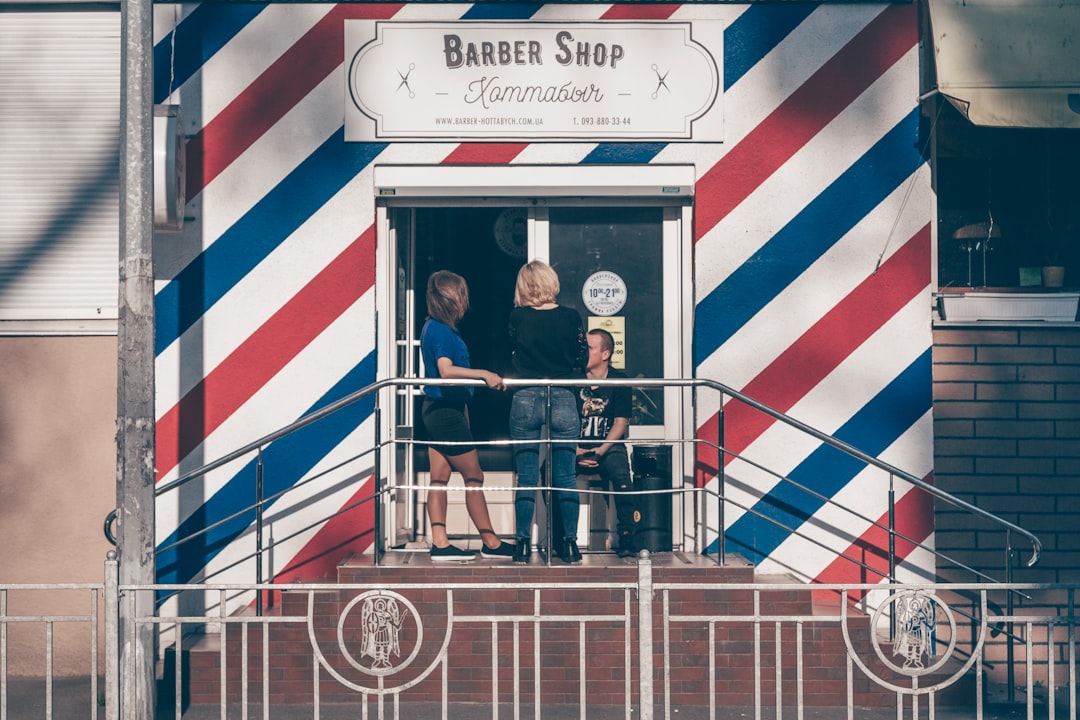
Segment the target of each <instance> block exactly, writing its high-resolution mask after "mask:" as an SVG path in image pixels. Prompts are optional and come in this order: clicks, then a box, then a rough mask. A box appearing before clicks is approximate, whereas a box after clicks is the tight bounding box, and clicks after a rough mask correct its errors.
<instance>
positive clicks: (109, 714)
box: [105, 550, 120, 720]
mask: <svg viewBox="0 0 1080 720" xmlns="http://www.w3.org/2000/svg"><path fill="white" fill-rule="evenodd" d="M105 558H106V560H105V717H106V719H107V720H119V718H120V708H119V699H120V692H119V691H120V688H119V684H120V638H119V636H118V633H119V622H118V620H119V618H120V567H119V563H117V562H116V551H115V550H110V551H109V552H108V553H106V555H105Z"/></svg>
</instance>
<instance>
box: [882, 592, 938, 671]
mask: <svg viewBox="0 0 1080 720" xmlns="http://www.w3.org/2000/svg"><path fill="white" fill-rule="evenodd" d="M936 625H937V608H936V606H935V605H934V601H933V600H931V599H930V598H929V597H928V596H926V595H922V594H921V593H916V594H915V595H912V596H910V597H905V598H900V599H899V600H898V601H897V603H896V645H895V646H894V648H893V655H901V656H903V658H904V667H905V668H922V667H925V665H924V664H923V655H926V656H927V657H931V656H933V655H934V635H935V627H936Z"/></svg>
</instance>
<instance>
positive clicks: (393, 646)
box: [360, 596, 403, 668]
mask: <svg viewBox="0 0 1080 720" xmlns="http://www.w3.org/2000/svg"><path fill="white" fill-rule="evenodd" d="M360 619H361V625H362V627H363V631H362V634H361V636H360V647H361V651H360V657H365V656H367V657H370V658H371V659H372V661H373V662H372V667H374V668H391V667H393V665H391V663H390V656H391V655H394V656H396V657H400V656H401V643H400V642H399V639H398V636H399V635H400V634H401V624H402V621H403V617H402V614H401V608H399V607H398V603H397V600H395V599H394V598H391V597H378V596H377V597H370V598H367V599H366V600H364V606H363V609H362V610H361V615H360Z"/></svg>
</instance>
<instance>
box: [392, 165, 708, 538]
mask: <svg viewBox="0 0 1080 720" xmlns="http://www.w3.org/2000/svg"><path fill="white" fill-rule="evenodd" d="M695 179H696V170H695V168H694V166H693V165H635V166H632V167H631V166H626V165H503V166H444V165H439V166H427V165H377V166H376V167H375V168H374V193H375V197H376V239H377V244H376V253H375V254H376V273H375V297H376V318H377V323H376V324H377V338H376V341H377V345H376V347H377V348H378V352H377V357H378V363H377V373H378V379H380V380H381V379H386V378H392V377H397V376H398V353H397V348H396V345H397V342H398V340H397V325H398V323H399V322H400V321H401V320H402V318H403V319H404V322H405V323H406V327H414V319H415V313H416V312H418V310H417V308H418V307H419V305H418V303H421V304H422V299H419V298H416V297H414V296H409V297H408V298H406V301H405V302H406V307H405V308H398V307H396V298H397V292H396V284H397V283H398V281H399V279H398V277H397V266H398V263H397V255H398V238H397V236H396V234H395V228H394V227H393V226H392V223H391V215H392V213H391V212H390V209H391V208H394V207H415V206H425V205H428V206H430V205H445V204H455V205H457V204H462V205H465V204H470V205H472V204H486V203H496V204H517V203H521V204H522V205H524V206H525V207H527V208H528V209H529V257H530V258H532V257H540V258H546V257H548V252H547V250H548V235H547V229H548V223H547V207H548V206H551V205H607V206H610V205H613V204H623V203H627V202H632V203H634V204H635V205H641V204H656V205H660V206H662V207H663V208H664V213H663V263H664V286H665V288H677V289H678V291H677V292H665V293H664V299H663V303H664V304H663V317H664V327H665V338H666V340H665V343H664V346H665V348H667V351H666V352H665V355H664V375H665V377H675V378H688V377H691V375H692V372H693V354H692V332H691V331H692V327H693V310H694V297H693V283H692V278H693V274H692V256H693V252H692V251H693V237H692V232H693V223H692V219H693V207H692V199H693V195H694V182H695ZM399 313H401V315H400V317H399ZM390 349H392V350H390ZM409 354H410V355H411V354H412V353H409ZM412 370H413V371H414V372H417V374H418V368H412ZM691 400H692V398H691V392H690V391H689V390H688V389H679V388H669V389H667V390H666V391H665V394H664V405H665V408H666V409H665V423H664V425H663V426H647V427H636V428H631V433H630V437H631V439H648V440H674V439H676V438H680V437H688V436H689V435H690V434H692V432H693V428H694V420H693V407H692V402H691ZM405 405H406V406H409V407H408V409H406V412H407V413H409V414H411V412H412V410H411V403H405ZM380 406H381V407H383V408H384V409H385V410H387V411H384V412H383V413H382V418H381V427H380V429H379V431H380V437H381V438H383V440H384V441H387V440H392V439H394V438H395V437H396V432H397V424H396V423H395V422H394V421H395V417H394V413H393V412H389V411H388V410H390V409H391V408H393V407H394V406H395V398H394V397H393V394H392V393H389V392H388V393H386V394H385V395H384V396H383V397H382V398H380ZM405 419H406V420H407V421H409V422H414V421H415V419H412V418H405ZM673 452H674V455H675V467H676V468H683V477H684V478H689V479H690V481H691V482H692V481H693V456H694V452H693V448H692V447H685V448H684V447H683V446H681V445H675V446H674V447H673ZM404 456H411V453H405V454H404ZM402 457H403V455H402V454H399V453H385V452H384V453H383V458H384V459H383V463H382V464H383V471H382V474H383V480H384V482H386V479H387V478H396V477H402V478H404V477H407V476H408V474H411V468H409V467H408V463H409V462H410V461H409V460H403V459H402ZM403 462H404V463H405V465H406V466H405V467H402V463H403ZM390 497H391V503H387V504H386V507H384V515H383V518H382V521H383V528H384V536H385V538H384V539H385V541H386V542H388V543H389V544H391V545H392V544H396V543H397V542H400V537H399V533H400V532H402V531H404V530H406V529H407V528H404V527H402V523H403V522H407V519H406V518H407V517H408V515H407V513H403V512H399V510H398V507H396V506H395V507H389V506H390V505H395V504H400V503H402V502H405V504H406V505H407V506H409V507H411V504H412V496H411V494H410V493H393V494H391V495H390ZM686 515H687V513H685V512H684V513H683V516H684V518H685V517H686ZM688 519H689V520H690V521H691V522H692V518H688ZM675 527H676V528H678V527H679V524H678V523H676V524H675ZM683 534H684V537H685V532H684V533H683ZM673 539H674V540H675V541H676V545H679V544H680V542H679V541H680V540H681V538H673ZM695 550H696V548H695Z"/></svg>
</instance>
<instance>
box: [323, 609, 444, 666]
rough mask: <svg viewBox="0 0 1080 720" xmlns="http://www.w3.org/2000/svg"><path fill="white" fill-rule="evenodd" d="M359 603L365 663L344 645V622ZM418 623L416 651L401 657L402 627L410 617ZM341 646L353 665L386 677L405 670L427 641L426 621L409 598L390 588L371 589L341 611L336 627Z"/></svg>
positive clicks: (343, 653)
mask: <svg viewBox="0 0 1080 720" xmlns="http://www.w3.org/2000/svg"><path fill="white" fill-rule="evenodd" d="M358 604H359V605H360V606H361V607H360V657H361V659H363V658H368V664H367V665H364V664H362V663H361V662H360V661H358V660H357V659H356V658H354V657H353V655H352V653H350V652H349V650H348V648H346V647H345V621H346V619H347V618H348V616H349V612H350V611H351V610H352V609H353V608H354V607H355V606H356V605H358ZM410 618H411V619H412V622H413V623H414V624H415V626H416V638H415V640H414V641H413V650H412V653H410V654H409V656H408V657H406V658H405V659H404V660H401V661H399V662H398V661H396V660H397V659H398V658H400V657H401V629H402V627H403V626H405V625H407V622H408V620H409V619H410ZM337 638H338V647H339V648H340V650H341V655H342V657H344V658H345V659H346V660H347V661H348V663H349V664H350V665H352V666H353V667H354V668H356V669H357V670H359V671H360V672H362V673H365V674H367V675H374V676H378V677H385V676H388V675H393V674H394V673H397V672H400V671H401V670H404V669H405V668H407V667H408V666H409V665H411V664H412V662H413V660H415V659H416V656H417V654H418V653H419V652H420V646H421V645H422V644H423V641H424V623H423V621H422V620H421V619H420V613H419V612H417V610H416V606H415V605H413V604H412V603H411V602H409V600H408V599H407V598H405V597H404V596H402V595H399V594H398V593H396V592H393V591H390V590H369V591H368V592H365V593H361V594H360V595H357V596H356V597H354V598H353V599H352V600H351V601H349V604H348V605H346V606H345V608H344V609H343V610H342V611H341V616H340V617H339V618H338V626H337Z"/></svg>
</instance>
